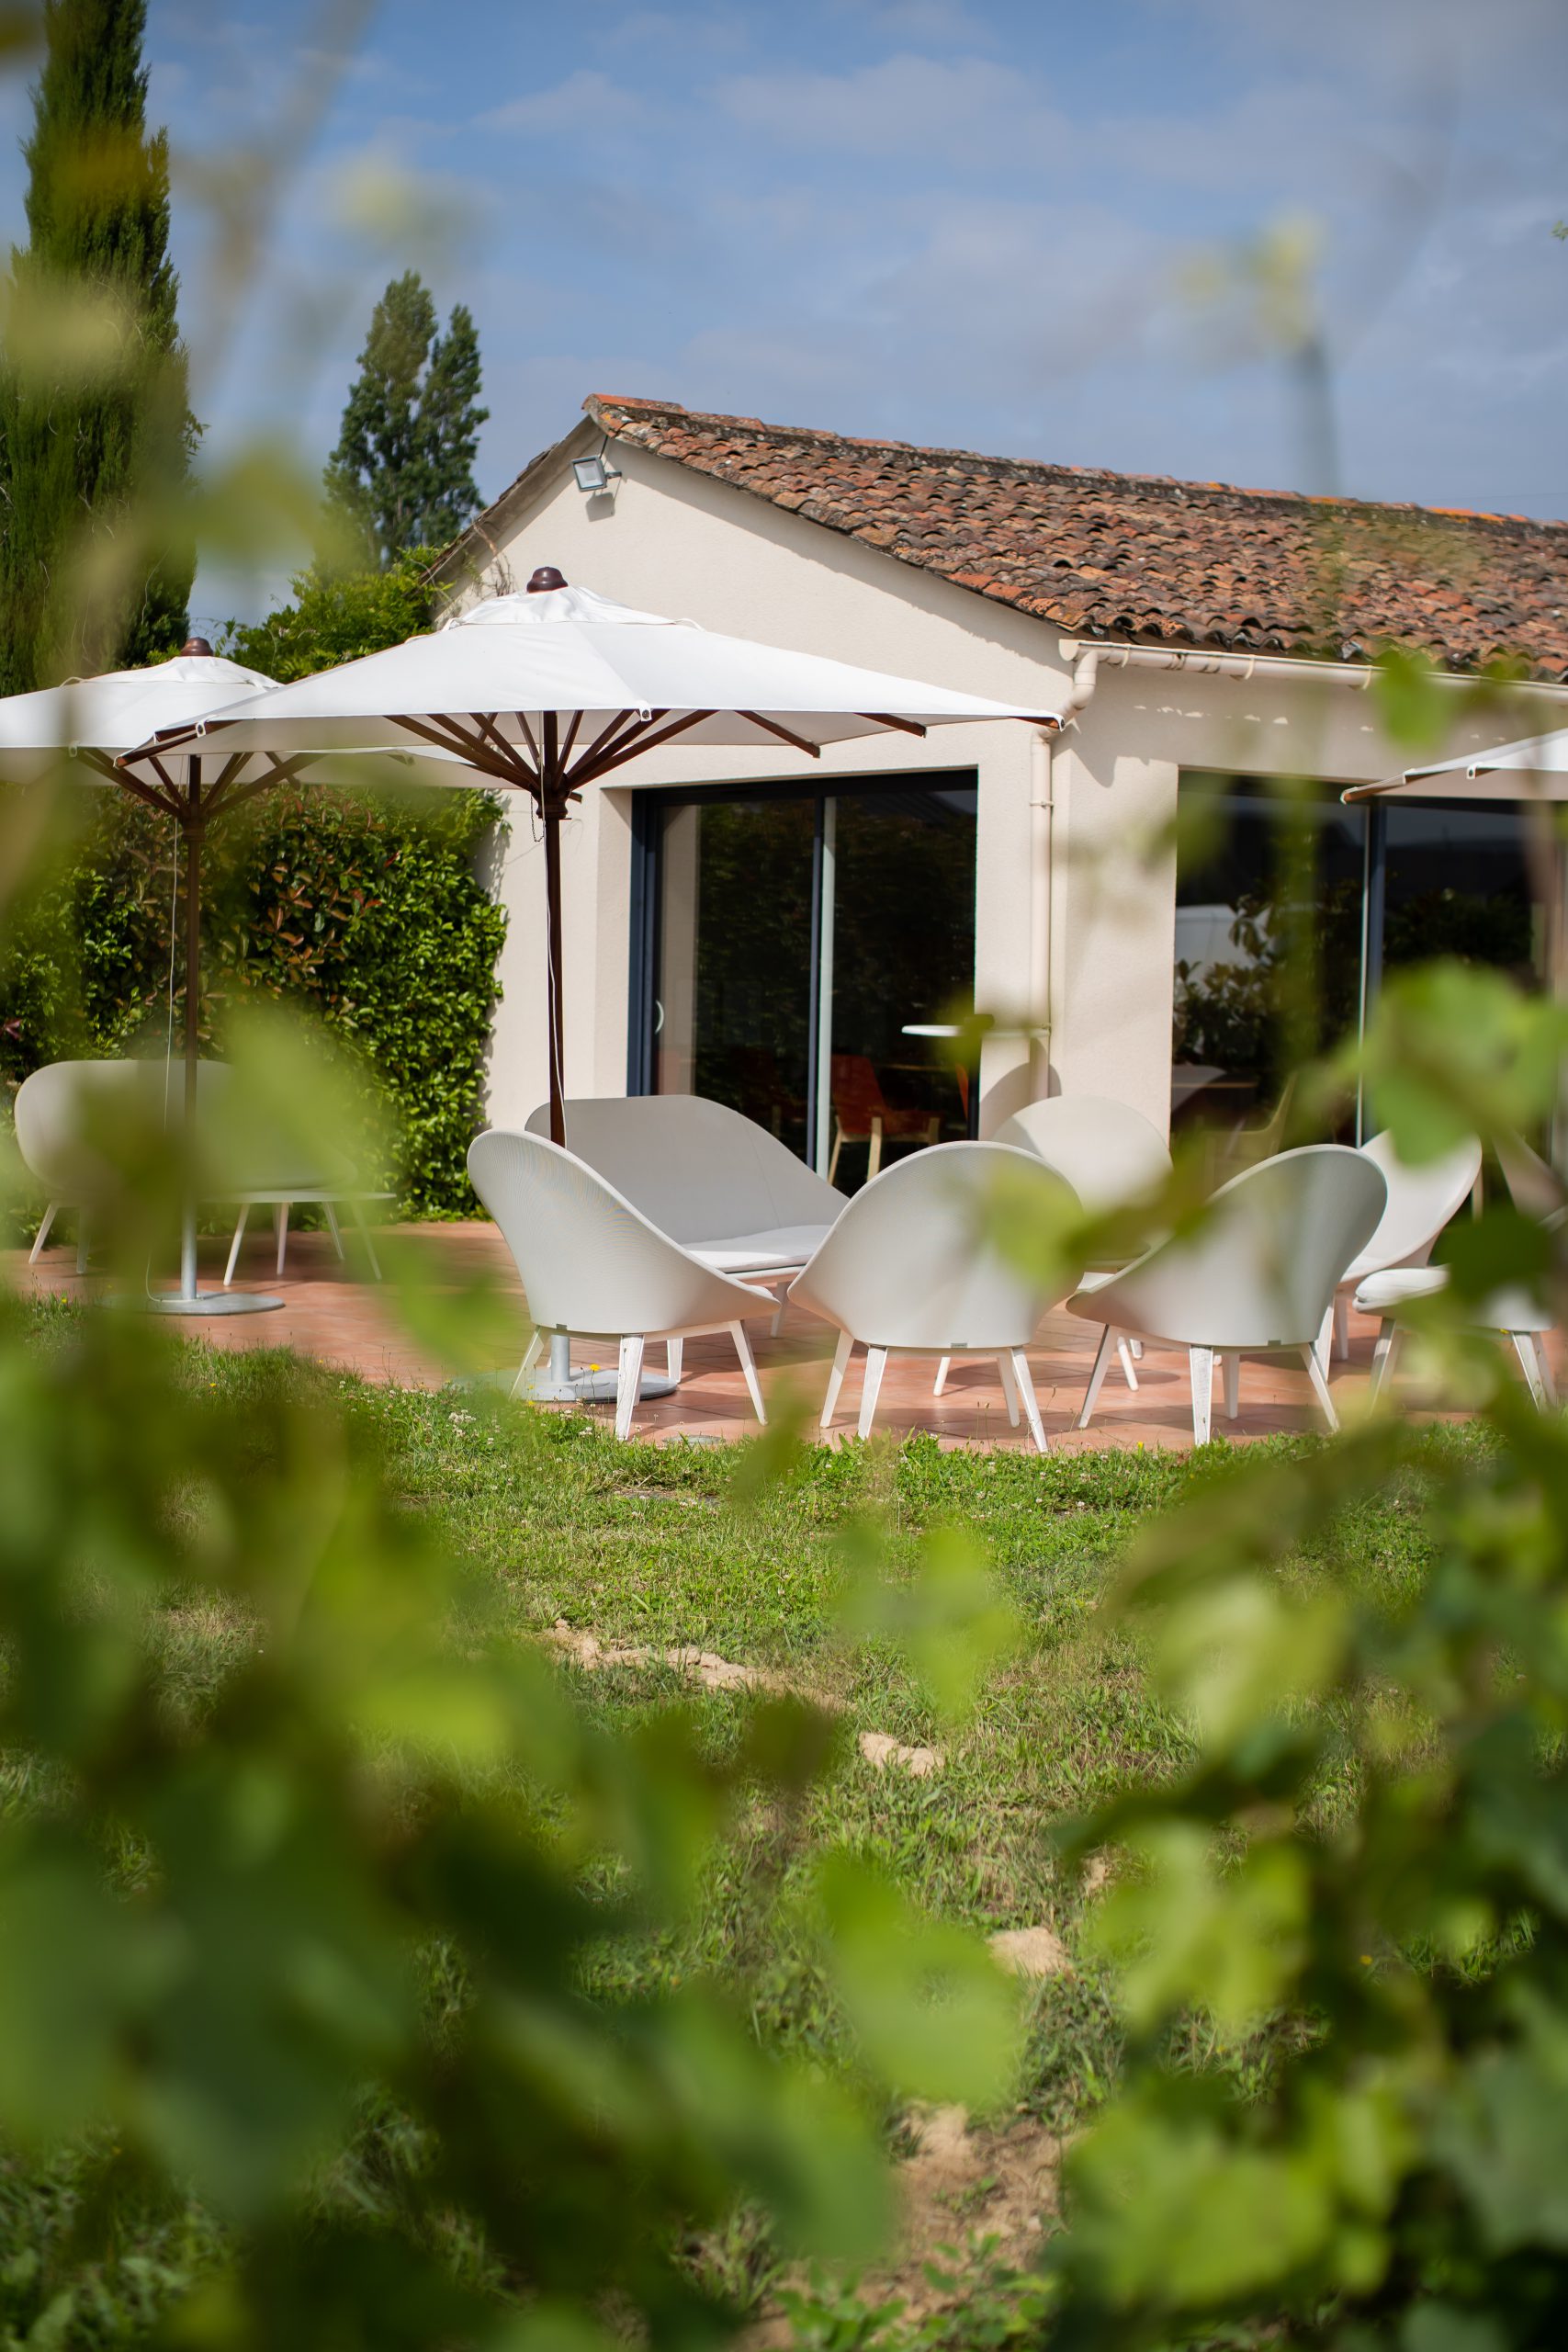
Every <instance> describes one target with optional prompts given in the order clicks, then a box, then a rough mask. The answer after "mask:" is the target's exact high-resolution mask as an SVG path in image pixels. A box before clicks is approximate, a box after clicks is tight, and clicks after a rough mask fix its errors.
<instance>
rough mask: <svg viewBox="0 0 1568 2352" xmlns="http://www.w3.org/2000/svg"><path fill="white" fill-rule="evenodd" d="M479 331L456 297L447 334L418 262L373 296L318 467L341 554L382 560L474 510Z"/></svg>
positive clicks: (438, 536)
mask: <svg viewBox="0 0 1568 2352" xmlns="http://www.w3.org/2000/svg"><path fill="white" fill-rule="evenodd" d="M489 414H490V411H489V410H488V409H484V408H481V407H480V406H479V334H478V331H477V330H476V328H475V325H474V322H473V318H472V315H471V313H470V312H469V311H468V310H467V309H466V308H465V306H464V305H463V304H462V303H461V302H459V303H458V304H457V306H456V307H455V309H454V310H453V312H452V315H451V318H450V320H449V321H448V322H447V329H446V334H445V335H443V334H439V333H438V332H437V329H436V322H435V304H434V301H433V300H432V299H431V294H430V289H429V288H428V287H427V286H426V285H425V283H424V281H423V278H422V277H420V276H419V273H418V271H417V270H412V269H411V270H408V271H406V272H405V273H404V275H403V276H402V277H397V278H394V279H393V280H392V283H391V284H390V285H389V287H388V288H387V290H386V292H385V294H383V296H382V297H381V300H379V301H378V303H377V305H376V309H375V312H374V315H373V316H372V318H371V321H370V333H369V334H368V336H367V338H366V344H365V348H364V350H363V351H362V352H361V354H360V356H359V373H358V375H357V377H356V378H355V381H354V385H353V388H352V389H351V390H350V392H349V396H348V402H347V405H346V407H345V408H344V413H343V426H342V430H341V432H340V434H339V436H338V445H337V447H336V448H335V449H334V450H333V454H332V457H331V458H330V459H329V461H328V464H327V468H326V472H325V476H324V480H325V483H326V491H327V502H328V510H329V521H330V522H331V524H332V525H333V528H334V530H335V535H336V537H337V541H338V560H340V561H341V560H342V551H343V550H344V549H345V548H346V549H347V550H348V551H349V554H350V558H351V560H354V559H355V558H357V560H359V561H360V562H362V563H363V564H364V565H366V566H367V567H369V566H371V565H375V564H379V565H380V566H381V567H382V568H383V569H385V568H386V567H388V566H389V565H391V564H392V563H394V562H395V561H396V560H397V559H398V557H399V556H400V555H402V554H403V553H405V552H406V551H407V549H409V548H412V547H416V546H419V545H421V544H423V543H426V542H428V543H431V544H434V545H435V546H444V545H445V544H446V541H447V540H448V539H451V538H455V537H457V533H458V532H459V531H460V530H461V529H462V528H463V526H464V525H465V524H466V523H467V522H468V520H469V518H470V516H472V515H474V513H475V512H476V511H477V509H478V507H479V490H478V487H477V486H476V484H475V481H474V459H475V457H476V455H477V454H478V450H479V427H480V425H481V424H483V423H484V421H485V419H486V417H487V416H488V415H489Z"/></svg>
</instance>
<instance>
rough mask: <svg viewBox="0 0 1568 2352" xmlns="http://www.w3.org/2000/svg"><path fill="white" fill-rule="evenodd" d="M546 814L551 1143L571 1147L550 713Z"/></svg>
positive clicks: (558, 808)
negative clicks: (567, 1143)
mask: <svg viewBox="0 0 1568 2352" xmlns="http://www.w3.org/2000/svg"><path fill="white" fill-rule="evenodd" d="M539 771H540V772H539V800H540V814H541V816H542V817H543V819H544V825H545V916H546V948H545V952H546V954H547V956H548V957H549V988H548V1002H547V1006H546V1012H547V1019H548V1023H549V1054H550V1141H551V1142H552V1143H556V1144H559V1145H561V1146H562V1148H564V1147H565V1144H566V1101H565V1096H566V1087H565V1083H564V1074H565V1068H566V1064H565V1058H564V1056H565V1046H566V1023H565V1020H564V1018H563V1014H562V1008H561V879H560V829H561V820H562V818H563V817H564V816H565V814H566V789H565V778H564V777H563V775H561V770H560V758H559V741H558V724H557V719H556V714H555V712H554V711H553V710H547V711H546V713H545V714H544V745H543V757H542V758H541V760H540V763H539Z"/></svg>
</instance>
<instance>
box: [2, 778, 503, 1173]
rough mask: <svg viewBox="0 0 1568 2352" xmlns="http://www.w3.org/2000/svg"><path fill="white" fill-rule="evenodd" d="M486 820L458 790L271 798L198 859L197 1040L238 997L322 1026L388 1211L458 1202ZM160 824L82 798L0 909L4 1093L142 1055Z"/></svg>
mask: <svg viewBox="0 0 1568 2352" xmlns="http://www.w3.org/2000/svg"><path fill="white" fill-rule="evenodd" d="M496 821H497V820H496V811H495V808H494V805H493V803H492V802H491V800H490V799H488V798H487V797H485V796H484V795H483V794H481V793H477V792H472V793H470V792H442V793H439V794H429V795H425V796H421V797H420V799H419V801H418V804H417V806H415V805H412V804H411V803H410V802H404V801H401V800H386V801H383V800H378V799H373V798H371V797H369V796H366V797H357V796H352V795H348V794H344V793H339V792H336V791H321V792H298V791H296V792H287V791H285V792H278V793H276V794H273V795H269V796H267V797H264V798H262V799H260V800H258V801H256V802H255V803H254V804H253V807H252V809H251V810H250V811H249V812H247V815H246V817H245V818H244V819H241V820H236V822H235V824H234V825H233V827H232V828H231V829H230V830H229V831H226V832H224V831H220V832H216V833H215V834H214V835H213V836H212V837H211V839H210V841H209V846H208V853H207V856H208V865H209V873H210V887H209V894H208V902H207V909H206V921H205V926H204V937H203V956H204V993H203V1024H202V1025H203V1042H204V1046H206V1047H207V1048H208V1049H209V1050H215V1051H219V1052H220V1051H221V1048H222V1039H223V1024H224V1019H225V1016H226V1014H227V1012H228V1011H229V1009H230V1007H231V1005H232V1004H233V1003H234V1002H235V1001H236V1000H238V999H240V998H242V997H245V996H248V995H261V996H265V997H272V998H285V999H288V1000H290V1001H296V1002H298V1003H299V1004H301V1005H302V1006H303V1007H304V1008H305V1009H306V1010H308V1011H310V1012H315V1013H317V1014H319V1015H320V1016H321V1017H322V1018H323V1019H324V1021H325V1023H327V1025H328V1027H329V1028H330V1029H331V1031H332V1032H333V1036H334V1038H335V1039H336V1040H337V1041H338V1042H339V1043H340V1044H341V1045H343V1046H345V1047H346V1048H347V1049H348V1052H347V1056H346V1058H347V1059H348V1061H349V1064H350V1066H351V1068H357V1069H359V1070H360V1071H361V1072H362V1073H363V1074H364V1076H365V1078H366V1080H367V1088H368V1085H369V1083H370V1082H371V1081H374V1082H375V1084H376V1086H377V1087H378V1090H379V1092H380V1094H381V1097H382V1099H383V1102H384V1103H385V1105H386V1106H387V1108H388V1110H389V1114H390V1125H391V1127H392V1130H393V1134H392V1140H391V1144H390V1156H391V1163H392V1164H390V1165H389V1166H387V1167H385V1168H380V1169H376V1168H373V1167H366V1168H364V1169H363V1170H362V1172H363V1174H364V1177H365V1181H366V1182H367V1183H368V1182H372V1181H374V1182H378V1183H382V1184H385V1185H387V1186H388V1187H389V1189H391V1190H393V1191H395V1192H396V1193H398V1194H399V1197H400V1203H401V1206H402V1211H403V1213H404V1214H405V1215H410V1216H427V1217H439V1216H465V1215H471V1214H473V1213H474V1210H475V1207H476V1204H475V1202H474V1197H473V1194H472V1193H471V1192H470V1190H469V1188H468V1177H467V1173H466V1171H465V1166H464V1162H465V1158H466V1155H467V1151H468V1142H469V1139H470V1137H471V1136H473V1134H474V1133H475V1131H476V1129H477V1128H478V1126H479V1125H480V1124H481V1117H482V1108H483V1083H484V1063H485V1055H486V1051H487V1048H488V1046H489V1041H490V1030H491V1015H492V1012H493V1010H494V1006H495V1002H496V997H497V986H496V978H495V965H496V957H497V955H498V953H499V951H500V947H501V943H502V937H503V935H504V933H505V928H506V919H505V916H504V915H503V913H502V910H501V909H500V908H499V907H498V906H496V905H495V903H494V902H493V900H492V899H491V896H490V894H489V891H488V890H487V888H486V887H485V884H484V880H483V879H482V876H481V874H480V871H479V869H480V867H481V865H482V864H483V862H484V860H485V858H486V856H487V854H488V851H489V845H490V839H491V828H492V827H493V825H494V824H495V822H496ZM172 831H173V828H172V826H171V824H170V823H169V821H168V820H166V819H164V818H160V817H157V816H155V815H154V814H152V812H151V811H149V810H146V809H141V807H140V806H138V805H137V804H136V803H134V802H132V801H130V800H129V799H124V798H122V797H119V796H118V795H110V794H108V793H105V794H103V795H102V796H97V795H94V796H91V797H89V796H87V795H84V796H83V799H82V807H81V810H80V812H79V814H78V815H77V817H76V820H75V827H74V838H73V841H72V842H71V843H70V845H69V849H68V851H67V853H66V854H63V855H62V856H61V857H59V858H58V859H57V860H56V862H55V863H54V865H52V866H51V869H50V871H49V872H48V874H47V876H45V877H44V878H43V879H42V880H41V882H40V883H39V886H38V887H37V888H34V889H33V890H32V891H31V892H30V894H29V895H28V899H27V902H26V903H25V904H24V905H23V906H22V907H20V908H19V909H17V908H16V907H13V908H12V909H11V910H10V918H9V920H8V921H7V922H6V926H5V932H4V935H3V936H0V1075H3V1077H4V1079H5V1081H6V1091H7V1092H8V1093H14V1091H15V1090H16V1088H17V1085H18V1084H19V1083H20V1082H21V1080H22V1079H24V1078H25V1077H26V1076H27V1074H28V1071H29V1070H32V1069H37V1068H38V1067H39V1064H40V1063H43V1062H50V1061H57V1060H61V1059H63V1058H66V1057H75V1056H92V1055H97V1054H118V1053H123V1052H126V1051H128V1050H129V1049H130V1048H131V1047H132V1046H137V1045H139V1044H140V1045H142V1046H145V1045H146V1044H147V1043H148V1042H149V1041H152V1040H155V1041H156V1042H157V1043H158V1044H160V1045H161V1043H162V1040H163V1037H164V1028H165V1023H166V1017H167V1016H166V1007H167V991H168V979H169V919H170V900H171V893H172V889H173V884H174V869H173V865H172V854H173V844H172V839H171V836H172ZM182 980H183V975H182V974H181V973H180V972H179V971H178V970H177V969H176V973H175V982H176V988H178V987H179V986H180V985H181V984H182ZM179 1018H180V1012H179V1000H178V999H176V1021H178V1019H179Z"/></svg>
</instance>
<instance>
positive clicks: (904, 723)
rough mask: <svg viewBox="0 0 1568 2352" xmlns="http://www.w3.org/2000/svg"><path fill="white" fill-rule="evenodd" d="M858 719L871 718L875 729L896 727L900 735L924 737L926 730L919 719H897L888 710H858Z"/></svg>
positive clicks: (856, 714) (856, 715)
mask: <svg viewBox="0 0 1568 2352" xmlns="http://www.w3.org/2000/svg"><path fill="white" fill-rule="evenodd" d="M855 717H856V718H869V719H870V721H871V723H872V725H873V726H874V727H895V728H897V730H898V732H899V734H900V735H919V736H922V737H923V736H924V734H925V732H926V730H925V729H924V728H923V727H922V726H921V725H920V722H919V719H918V718H894V716H893V714H892V712H891V711H888V710H857V711H856V713H855Z"/></svg>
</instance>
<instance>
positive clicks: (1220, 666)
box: [1058, 637, 1568, 702]
mask: <svg viewBox="0 0 1568 2352" xmlns="http://www.w3.org/2000/svg"><path fill="white" fill-rule="evenodd" d="M1058 644H1059V650H1060V652H1061V656H1062V659H1063V661H1064V662H1072V663H1073V664H1075V665H1077V663H1078V662H1080V661H1083V660H1086V659H1087V658H1088V657H1089V656H1090V655H1092V654H1098V656H1099V659H1100V664H1103V665H1105V666H1106V667H1108V668H1110V669H1113V670H1175V671H1190V672H1191V673H1193V674H1194V675H1196V676H1198V677H1205V678H1239V679H1242V680H1244V681H1245V680H1246V679H1248V678H1279V679H1282V680H1288V681H1290V682H1292V684H1297V685H1303V684H1308V683H1314V682H1315V683H1316V684H1322V685H1331V686H1347V687H1349V688H1350V689H1351V690H1352V691H1355V692H1359V693H1361V694H1365V693H1366V692H1367V690H1368V688H1369V687H1370V686H1371V683H1372V680H1373V679H1374V678H1375V677H1376V676H1377V674H1378V671H1377V664H1376V663H1375V662H1308V661H1303V660H1302V659H1301V658H1300V657H1299V656H1296V655H1292V654H1288V653H1221V652H1217V651H1211V650H1209V649H1207V648H1206V647H1201V646H1192V647H1185V646H1175V645H1125V644H1111V643H1108V642H1106V641H1105V640H1104V639H1100V638H1080V637H1064V638H1062V639H1059V640H1058ZM1097 666H1099V665H1097ZM1432 676H1433V678H1434V680H1439V681H1441V682H1442V683H1443V684H1445V685H1453V686H1469V687H1472V688H1473V687H1475V686H1476V685H1478V684H1480V683H1481V681H1480V680H1479V679H1478V678H1477V676H1476V674H1475V673H1474V672H1473V671H1471V670H1434V671H1433V672H1432ZM1508 692H1509V693H1510V694H1511V695H1516V694H1517V695H1540V696H1542V697H1543V698H1544V699H1545V700H1547V701H1548V702H1568V682H1559V681H1557V680H1554V679H1547V678H1517V679H1513V678H1511V679H1510V680H1509V681H1508Z"/></svg>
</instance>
